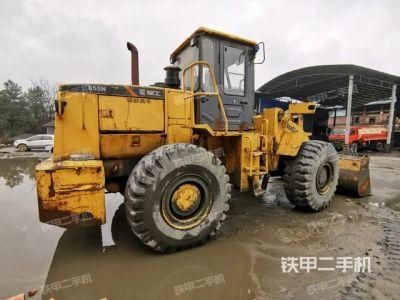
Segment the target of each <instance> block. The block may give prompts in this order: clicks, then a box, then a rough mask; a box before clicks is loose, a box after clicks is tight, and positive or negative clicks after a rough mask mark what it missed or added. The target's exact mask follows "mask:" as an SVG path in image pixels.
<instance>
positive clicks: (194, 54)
mask: <svg viewBox="0 0 400 300" xmlns="http://www.w3.org/2000/svg"><path fill="white" fill-rule="evenodd" d="M198 60H199V48H198V47H197V45H194V46H188V47H186V49H184V50H183V51H182V52H181V53H180V54H179V55H178V56H177V57H176V62H175V65H177V66H178V67H179V68H181V70H182V72H181V81H183V79H182V76H183V71H184V70H185V69H186V68H187V67H188V66H189V65H190V64H191V63H193V62H195V61H198ZM198 75H199V70H198V66H196V67H194V68H193V84H194V89H195V90H196V89H197V88H198ZM185 77H186V78H185V86H186V90H190V72H189V71H187V72H186V75H185Z"/></svg>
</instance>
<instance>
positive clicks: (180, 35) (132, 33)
mask: <svg viewBox="0 0 400 300" xmlns="http://www.w3.org/2000/svg"><path fill="white" fill-rule="evenodd" d="M399 18H400V1H398V0H380V1H372V0H371V1H368V0H351V1H349V0H347V1H344V0H343V1H328V0H326V1H323V0H320V1H314V0H297V1H266V0H260V1H244V0H241V1H218V0H211V1H210V0H202V1H193V0H191V1H183V0H182V1H178V0H166V1H163V0H158V1H133V0H122V1H102V0H93V1H90V0H89V1H86V0H79V1H75V0H61V1H58V0H48V1H45V0H1V1H0V82H4V81H6V80H7V79H9V78H10V79H12V80H14V81H16V82H18V83H20V84H21V85H23V86H24V87H26V86H28V85H29V82H30V79H32V78H44V79H48V80H49V81H51V82H98V83H129V81H130V56H129V52H128V50H127V49H126V45H125V44H126V41H128V40H129V41H131V42H133V43H134V44H135V45H136V46H137V48H138V49H139V65H140V83H141V84H142V85H146V84H152V83H154V82H156V81H162V80H163V79H164V71H163V68H164V67H165V66H166V65H167V64H168V63H169V55H170V53H171V52H172V51H173V50H174V49H175V48H176V47H177V46H178V45H179V44H180V43H181V42H182V41H183V40H184V39H185V38H186V37H187V36H188V35H189V34H191V33H192V32H193V31H194V30H195V29H196V28H197V27H199V26H206V27H211V28H214V29H218V30H222V31H226V32H228V33H233V34H236V35H240V36H243V37H247V38H250V39H253V40H256V41H264V42H265V44H266V50H267V61H266V62H265V63H264V64H263V65H259V66H256V87H259V86H260V85H262V84H263V83H265V82H267V81H269V80H270V79H272V78H274V77H275V76H278V75H280V74H282V73H285V72H287V71H291V70H293V69H297V68H300V67H305V66H310V65H318V64H340V63H352V64H357V65H361V66H365V67H369V68H374V69H378V70H380V71H384V72H388V73H391V74H394V75H400V21H399Z"/></svg>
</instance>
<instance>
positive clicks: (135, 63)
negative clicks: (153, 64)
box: [126, 42, 139, 85]
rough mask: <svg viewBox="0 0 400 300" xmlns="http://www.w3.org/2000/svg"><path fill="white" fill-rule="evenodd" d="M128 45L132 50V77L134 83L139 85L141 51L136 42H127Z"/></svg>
mask: <svg viewBox="0 0 400 300" xmlns="http://www.w3.org/2000/svg"><path fill="white" fill-rule="evenodd" d="M126 46H127V47H128V50H129V51H131V77H132V85H139V52H138V50H137V48H136V47H135V45H134V44H132V43H129V42H127V43H126Z"/></svg>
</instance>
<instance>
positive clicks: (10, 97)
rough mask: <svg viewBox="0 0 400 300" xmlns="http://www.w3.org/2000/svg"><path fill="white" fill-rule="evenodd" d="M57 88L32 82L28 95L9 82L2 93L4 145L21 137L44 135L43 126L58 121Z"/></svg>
mask: <svg viewBox="0 0 400 300" xmlns="http://www.w3.org/2000/svg"><path fill="white" fill-rule="evenodd" d="M55 91H56V88H55V85H54V84H50V83H49V82H48V81H46V80H44V79H39V80H32V86H31V87H29V88H28V89H27V90H26V91H25V92H23V91H22V88H21V86H19V85H18V84H17V83H15V82H13V81H11V80H8V81H7V82H5V83H4V84H3V89H1V90H0V107H1V109H0V143H4V142H5V141H7V140H8V139H9V138H10V137H13V136H15V135H18V134H21V133H43V132H44V130H45V129H44V128H43V124H45V123H47V122H49V121H50V120H52V119H53V118H54V97H55Z"/></svg>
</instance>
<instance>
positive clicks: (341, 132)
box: [331, 128, 346, 134]
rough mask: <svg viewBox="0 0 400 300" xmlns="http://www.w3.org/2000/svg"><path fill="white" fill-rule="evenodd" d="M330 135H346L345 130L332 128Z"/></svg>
mask: <svg viewBox="0 0 400 300" xmlns="http://www.w3.org/2000/svg"><path fill="white" fill-rule="evenodd" d="M331 134H346V129H344V128H333V129H332V131H331Z"/></svg>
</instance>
